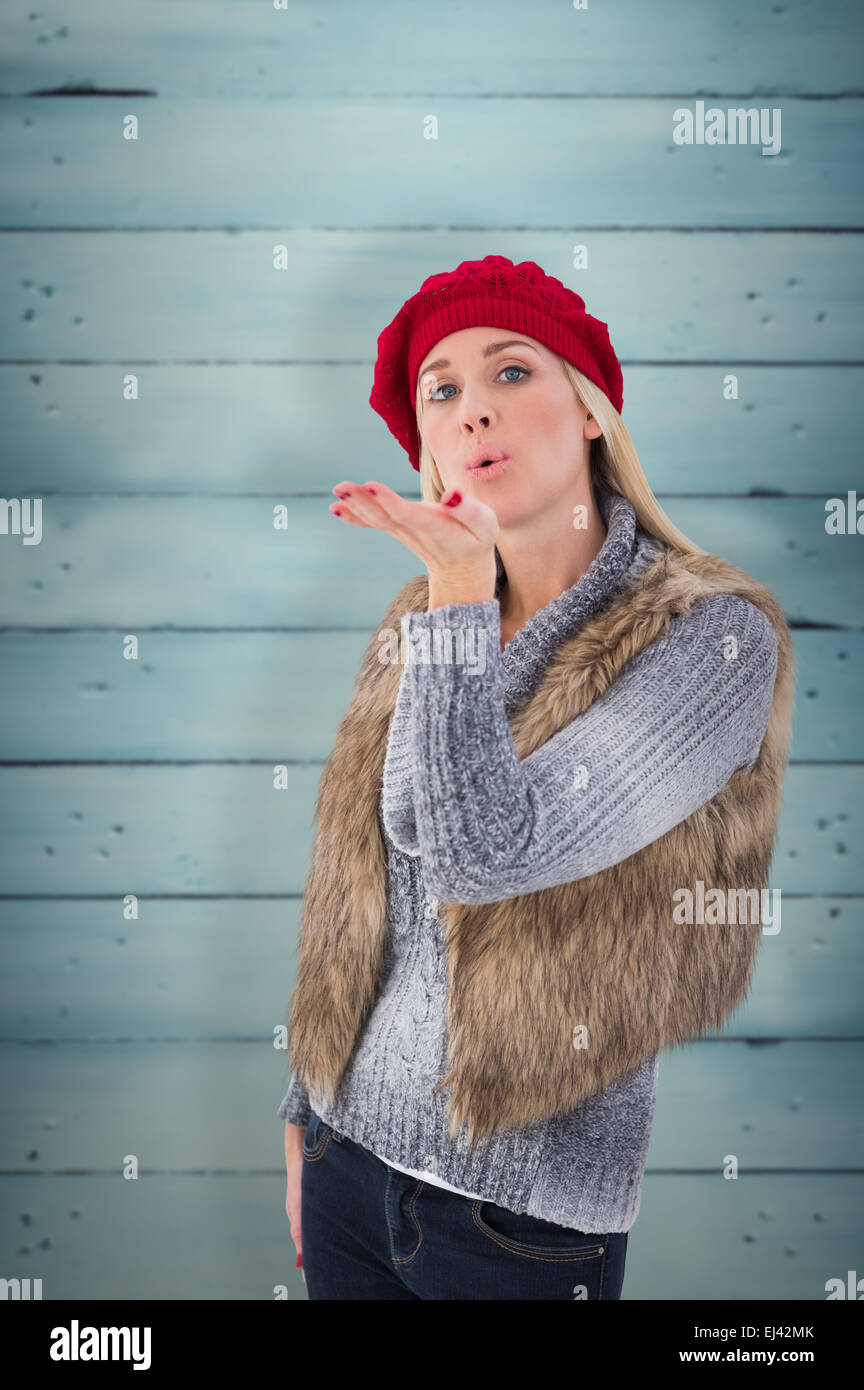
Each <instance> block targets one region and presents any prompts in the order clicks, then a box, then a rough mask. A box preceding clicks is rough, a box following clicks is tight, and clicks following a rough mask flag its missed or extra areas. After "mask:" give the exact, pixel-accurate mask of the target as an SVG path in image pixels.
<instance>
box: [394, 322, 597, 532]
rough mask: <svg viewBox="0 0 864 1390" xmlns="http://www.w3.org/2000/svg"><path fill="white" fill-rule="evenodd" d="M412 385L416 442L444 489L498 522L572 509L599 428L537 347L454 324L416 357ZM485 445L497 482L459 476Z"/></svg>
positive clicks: (514, 335) (553, 361) (551, 358)
mask: <svg viewBox="0 0 864 1390" xmlns="http://www.w3.org/2000/svg"><path fill="white" fill-rule="evenodd" d="M502 344H506V345H507V346H504V347H502V346H501V345H502ZM418 381H419V383H420V388H421V393H422V396H423V423H422V429H423V437H424V438H425V440H426V443H427V445H428V447H429V449H430V450H431V452H432V455H433V457H434V458H435V462H436V463H437V465H438V472H439V474H440V475H441V481H442V483H443V484H444V487H445V489H450V488H454V487H455V488H459V489H460V491H462V490H465V489H467V491H468V493H469V494H470V495H473V496H475V497H479V498H480V500H481V501H482V502H486V503H487V504H488V505H489V506H491V507H492V509H493V510H494V512H495V514H496V516H497V517H498V521H499V523H500V524H501V525H506V524H507V522H508V521H517V520H520V519H521V520H524V519H525V518H526V517H528V516H530V515H531V514H532V513H535V512H541V511H544V510H547V509H548V508H550V507H554V506H556V505H560V506H570V505H572V501H571V499H572V497H573V494H574V491H575V488H574V484H576V483H577V482H581V481H582V470H583V469H587V461H588V443H587V441H588V440H589V439H593V438H595V437H596V436H597V435H599V434H600V426H599V425H598V424H597V421H596V420H593V419H592V420H588V419H587V411H586V410H585V408H584V407H583V406H582V405H581V404H580V402H579V400H578V399H577V397H576V393H575V391H574V390H573V387H572V386H571V385H570V382H569V381H568V379H567V377H566V376H565V375H564V372H563V370H562V367H561V364H560V362H559V360H558V358H557V357H556V356H555V354H554V353H553V352H550V350H549V349H548V348H547V347H546V346H545V345H544V344H543V343H540V342H538V341H537V339H536V338H530V337H528V335H527V334H525V333H521V332H516V331H510V330H509V329H503V328H462V329H460V330H459V331H458V332H457V333H451V334H449V336H448V337H446V338H441V339H440V341H439V342H437V343H436V344H435V346H434V347H433V348H432V349H431V350H430V351H429V352H428V353H427V354H426V356H425V358H424V359H423V361H422V362H421V364H420V370H419V372H418ZM486 444H488V445H490V446H491V447H493V448H495V449H500V450H501V451H502V452H503V453H505V454H508V455H509V463H508V466H507V468H506V470H505V471H504V472H503V473H501V474H499V475H498V476H492V475H490V476H488V477H483V476H482V474H477V473H469V472H468V469H467V465H468V463H469V461H470V459H471V456H472V454H473V453H474V452H475V451H476V450H478V449H479V450H480V452H481V456H482V448H483V446H484V445H486Z"/></svg>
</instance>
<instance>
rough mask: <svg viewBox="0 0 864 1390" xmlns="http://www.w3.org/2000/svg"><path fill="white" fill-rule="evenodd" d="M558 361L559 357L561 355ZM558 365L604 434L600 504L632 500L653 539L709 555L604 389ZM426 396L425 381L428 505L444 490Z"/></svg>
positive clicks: (595, 474) (597, 469) (419, 409)
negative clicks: (683, 527) (667, 500)
mask: <svg viewBox="0 0 864 1390" xmlns="http://www.w3.org/2000/svg"><path fill="white" fill-rule="evenodd" d="M555 356H557V353H556V354H555ZM558 361H559V362H560V363H561V366H562V367H563V369H564V373H565V375H566V376H567V379H568V381H569V382H570V384H571V386H572V387H573V390H574V391H575V393H576V397H577V399H578V400H579V401H580V402H581V404H582V405H583V406H584V407H585V409H586V410H589V411H590V412H591V414H592V415H593V416H594V419H595V420H596V421H597V423H598V425H599V426H600V429H601V431H602V433H601V434H599V435H598V436H597V438H596V439H592V440H591V453H590V455H589V463H588V466H589V472H590V477H591V487H592V492H593V494H594V498H595V501H596V494H597V491H598V490H599V491H601V492H617V493H619V494H620V495H621V496H623V497H626V498H627V499H628V500H629V501H630V502H631V503H632V506H633V510H634V512H635V513H636V521H637V522H638V524H639V525H640V526H641V527H642V529H643V531H647V532H648V534H649V535H651V536H656V537H657V538H658V540H661V541H666V543H667V544H668V545H671V546H674V547H675V548H676V549H677V550H682V551H684V553H685V554H687V555H704V554H706V552H705V551H704V550H703V549H702V547H701V546H698V545H695V544H694V542H693V541H691V540H690V539H689V538H688V537H687V536H685V535H684V532H683V531H679V529H678V527H677V526H676V525H675V523H674V522H673V521H671V520H670V518H669V517H668V516H667V515H666V513H665V512H664V510H663V508H662V507H661V506H660V503H659V502H658V501H657V498H656V497H655V496H654V493H653V492H652V491H651V488H650V487H649V485H648V479H647V478H646V477H645V474H644V473H643V472H642V465H641V463H640V462H639V456H638V454H637V453H636V448H635V445H634V443H633V440H632V439H631V438H630V432H629V430H628V429H627V426H626V425H625V424H624V421H623V420H622V419H621V416H620V415H619V414H618V411H617V410H616V409H615V407H614V405H613V404H612V402H611V401H610V399H609V397H608V396H607V395H606V393H605V391H601V390H600V387H599V386H595V385H594V382H593V381H591V380H589V378H588V377H587V376H584V375H583V373H582V372H580V371H579V370H578V369H577V368H576V367H574V366H573V364H572V362H567V361H566V360H565V359H564V358H563V357H558ZM423 406H424V401H423V394H422V391H421V389H420V382H419V381H418V383H417V397H416V402H415V410H416V413H417V433H418V435H419V437H420V494H421V496H422V498H423V500H424V502H437V501H438V500H439V499H440V498H441V496H442V495H443V493H444V485H443V483H442V482H441V476H440V474H439V472H438V467H437V465H436V463H435V460H434V458H433V457H432V454H431V452H430V450H429V447H428V445H427V443H426V440H425V439H424V438H423Z"/></svg>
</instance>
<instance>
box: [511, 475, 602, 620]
mask: <svg viewBox="0 0 864 1390" xmlns="http://www.w3.org/2000/svg"><path fill="white" fill-rule="evenodd" d="M584 517H585V522H586V524H585V526H584V527H582V528H577V527H574V526H573V525H572V522H570V516H569V515H568V516H567V521H568V523H570V524H569V527H568V529H564V528H563V527H562V528H561V530H560V532H552V533H550V531H549V527H548V525H545V524H544V525H543V526H542V534H541V532H540V530H538V528H534V529H531V528H520V529H518V530H512V531H508V532H506V533H504V532H502V533H500V534H499V537H498V539H497V540H496V542H495V544H496V546H497V548H498V553H499V555H500V556H501V560H502V562H503V565H504V569H505V570H506V572H507V578H506V580H505V581H504V583H503V585H502V586H501V590H500V593H499V595H498V602H499V605H500V608H501V631H502V634H504V633H506V634H507V636H506V640H507V641H509V640H510V637H511V636H512V635H513V633H514V632H518V630H519V628H520V627H522V626H523V624H525V623H527V622H528V620H529V619H530V618H533V616H534V614H535V613H537V612H539V611H540V609H541V608H545V607H546V605H547V604H548V603H551V602H552V600H553V599H556V598H558V597H559V595H561V594H563V593H564V591H565V590H566V589H570V588H572V587H573V585H574V584H576V583H578V581H579V580H580V579H581V578H582V575H583V574H584V573H585V571H586V570H587V569H589V568H590V566H591V564H592V563H593V561H594V560H595V559H596V558H597V556H598V555H599V553H600V551H601V549H602V547H603V542H604V541H605V540H606V535H607V530H606V523H605V522H604V520H603V517H602V515H601V513H600V509H599V507H597V505H596V503H595V502H594V499H593V498H591V499H590V501H588V502H586V503H585V512H584Z"/></svg>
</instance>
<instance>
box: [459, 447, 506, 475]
mask: <svg viewBox="0 0 864 1390" xmlns="http://www.w3.org/2000/svg"><path fill="white" fill-rule="evenodd" d="M509 457H510V455H509V454H505V452H504V450H503V449H496V448H494V447H493V445H491V444H485V445H484V444H478V446H477V448H476V449H474V450H472V452H471V456H470V458H469V459H468V462H467V463H466V465H465V467H466V468H467V469H468V470H469V471H471V470H473V469H477V468H479V467H480V466H481V464H482V463H483V462H484V460H485V459H491V461H492V462H493V463H500V462H501V460H502V459H509Z"/></svg>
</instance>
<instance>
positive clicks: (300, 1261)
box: [294, 1254, 303, 1269]
mask: <svg viewBox="0 0 864 1390" xmlns="http://www.w3.org/2000/svg"><path fill="white" fill-rule="evenodd" d="M294 1268H295V1269H302V1268H303V1256H302V1254H298V1256H297V1263H296V1265H295V1266H294Z"/></svg>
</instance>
